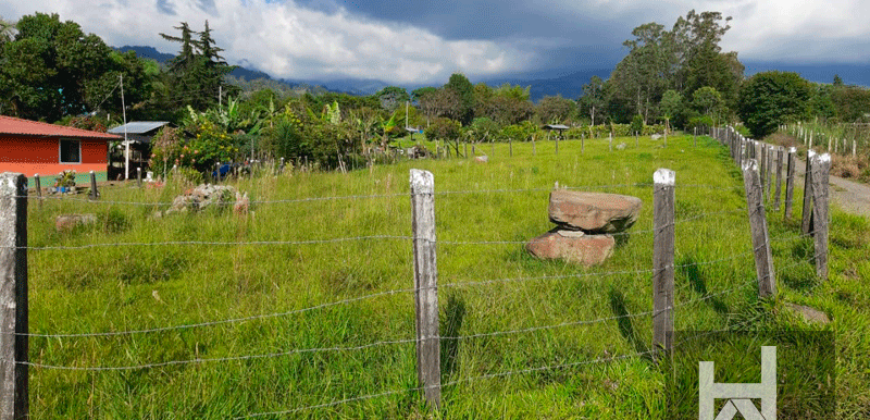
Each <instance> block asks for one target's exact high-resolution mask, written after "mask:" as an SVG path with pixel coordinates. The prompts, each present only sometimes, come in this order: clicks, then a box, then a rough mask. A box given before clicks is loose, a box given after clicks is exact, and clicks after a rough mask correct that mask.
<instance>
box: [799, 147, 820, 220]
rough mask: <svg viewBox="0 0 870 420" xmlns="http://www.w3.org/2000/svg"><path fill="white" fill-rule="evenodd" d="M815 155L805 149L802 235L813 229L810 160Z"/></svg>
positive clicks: (811, 170) (811, 169)
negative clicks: (805, 164)
mask: <svg viewBox="0 0 870 420" xmlns="http://www.w3.org/2000/svg"><path fill="white" fill-rule="evenodd" d="M815 156H816V152H814V151H812V149H810V150H807V166H806V173H804V206H803V213H801V232H802V233H803V234H804V235H808V234H809V233H810V232H812V231H813V208H812V198H813V168H812V160H813V157H815Z"/></svg>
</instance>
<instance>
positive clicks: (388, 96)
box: [375, 86, 411, 112]
mask: <svg viewBox="0 0 870 420" xmlns="http://www.w3.org/2000/svg"><path fill="white" fill-rule="evenodd" d="M375 97H376V98H378V100H379V101H380V102H381V108H383V109H385V110H387V111H389V112H393V111H395V110H396V108H397V107H398V106H399V105H400V104H404V102H405V101H409V100H411V96H410V95H408V91H407V90H405V89H404V88H400V87H398V86H387V87H385V88H383V89H381V90H380V91H378V93H375Z"/></svg>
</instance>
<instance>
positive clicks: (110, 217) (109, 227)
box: [97, 207, 130, 233]
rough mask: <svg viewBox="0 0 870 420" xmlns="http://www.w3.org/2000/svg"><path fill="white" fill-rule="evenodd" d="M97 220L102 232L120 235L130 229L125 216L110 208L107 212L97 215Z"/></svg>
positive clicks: (119, 211) (121, 212)
mask: <svg viewBox="0 0 870 420" xmlns="http://www.w3.org/2000/svg"><path fill="white" fill-rule="evenodd" d="M97 220H99V222H100V225H101V226H102V228H103V231H104V232H106V233H120V232H123V231H125V230H127V229H128V228H129V227H130V221H129V220H128V219H127V215H126V214H125V213H124V212H123V211H121V210H119V209H117V208H115V207H110V208H109V209H108V210H106V211H103V212H100V213H98V216H97Z"/></svg>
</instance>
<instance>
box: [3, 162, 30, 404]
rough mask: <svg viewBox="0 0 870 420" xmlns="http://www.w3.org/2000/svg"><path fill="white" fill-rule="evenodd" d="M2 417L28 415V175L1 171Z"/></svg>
mask: <svg viewBox="0 0 870 420" xmlns="http://www.w3.org/2000/svg"><path fill="white" fill-rule="evenodd" d="M0 232H3V234H2V235H0V270H2V271H0V276H2V278H0V420H19V419H27V418H28V417H29V405H28V365H27V361H28V355H27V352H28V341H27V340H28V335H27V334H28V326H27V323H28V320H27V318H28V313H27V303H28V301H27V178H25V177H24V175H22V174H15V173H9V172H6V173H3V174H0Z"/></svg>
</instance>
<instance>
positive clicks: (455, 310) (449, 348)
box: [441, 293, 466, 377]
mask: <svg viewBox="0 0 870 420" xmlns="http://www.w3.org/2000/svg"><path fill="white" fill-rule="evenodd" d="M465 313H466V309H465V300H464V299H463V298H462V297H461V296H459V295H458V294H455V293H451V294H449V295H447V306H446V308H445V310H444V318H445V319H444V324H443V325H444V336H445V337H458V336H459V332H460V330H461V329H462V321H463V319H465ZM459 341H460V340H442V341H441V366H442V367H443V371H442V372H441V374H442V375H443V376H444V377H448V376H450V374H451V373H452V372H453V370H454V369H455V368H456V361H457V360H458V359H459Z"/></svg>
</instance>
